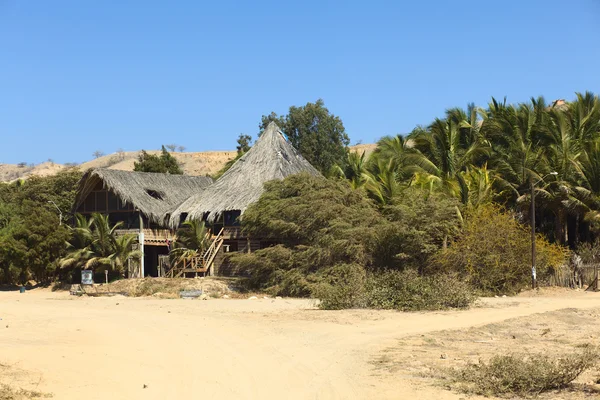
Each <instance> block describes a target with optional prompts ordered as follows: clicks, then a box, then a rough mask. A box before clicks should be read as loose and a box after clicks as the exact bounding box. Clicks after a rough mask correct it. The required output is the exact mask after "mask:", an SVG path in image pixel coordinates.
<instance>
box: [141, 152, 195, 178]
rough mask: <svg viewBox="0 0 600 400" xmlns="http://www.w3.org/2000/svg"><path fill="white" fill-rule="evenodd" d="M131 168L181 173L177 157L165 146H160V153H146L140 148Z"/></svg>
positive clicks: (164, 172)
mask: <svg viewBox="0 0 600 400" xmlns="http://www.w3.org/2000/svg"><path fill="white" fill-rule="evenodd" d="M133 170H134V171H139V172H156V173H163V174H172V175H182V174H183V171H182V170H181V167H180V166H179V163H178V162H177V159H176V158H175V157H173V156H172V155H171V154H170V153H169V152H168V151H167V149H165V146H162V149H161V154H160V155H154V154H148V153H147V152H146V151H145V150H142V152H141V153H140V155H139V156H138V160H137V161H136V162H134V163H133Z"/></svg>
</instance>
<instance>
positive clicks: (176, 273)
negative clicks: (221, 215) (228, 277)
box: [165, 229, 223, 278]
mask: <svg viewBox="0 0 600 400" xmlns="http://www.w3.org/2000/svg"><path fill="white" fill-rule="evenodd" d="M221 247H223V229H221V230H220V231H219V234H218V235H217V236H215V237H214V239H213V240H212V242H211V244H210V246H209V247H208V249H206V251H205V252H204V254H203V255H201V256H197V257H190V258H182V259H181V260H179V262H178V263H177V264H175V265H173V267H172V268H171V269H170V270H169V271H167V273H166V274H165V277H167V278H181V277H185V276H186V274H187V273H193V274H195V275H196V276H197V275H198V274H202V276H207V275H210V274H211V272H212V267H213V264H214V262H215V258H216V257H217V255H218V254H219V251H220V250H221Z"/></svg>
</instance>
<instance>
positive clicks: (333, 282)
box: [312, 264, 366, 310]
mask: <svg viewBox="0 0 600 400" xmlns="http://www.w3.org/2000/svg"><path fill="white" fill-rule="evenodd" d="M320 278H321V279H320V282H319V283H317V284H315V285H313V288H312V295H313V297H316V298H318V299H320V300H321V303H320V304H319V307H321V308H323V309H326V310H341V309H344V308H359V307H364V306H365V305H366V303H365V281H366V273H365V269H364V268H363V267H361V266H360V265H357V264H339V265H336V266H334V267H332V268H329V269H326V270H325V271H322V272H321V273H320Z"/></svg>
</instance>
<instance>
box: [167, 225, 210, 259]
mask: <svg viewBox="0 0 600 400" xmlns="http://www.w3.org/2000/svg"><path fill="white" fill-rule="evenodd" d="M209 243H210V241H209V239H208V229H207V228H206V225H205V224H204V221H198V220H192V221H185V222H184V223H183V224H182V226H181V228H179V229H178V230H177V240H176V241H175V243H173V249H172V250H171V262H172V263H176V262H178V261H179V260H181V259H183V258H191V257H196V256H198V255H201V254H203V253H204V251H205V250H206V249H207V248H208V245H209Z"/></svg>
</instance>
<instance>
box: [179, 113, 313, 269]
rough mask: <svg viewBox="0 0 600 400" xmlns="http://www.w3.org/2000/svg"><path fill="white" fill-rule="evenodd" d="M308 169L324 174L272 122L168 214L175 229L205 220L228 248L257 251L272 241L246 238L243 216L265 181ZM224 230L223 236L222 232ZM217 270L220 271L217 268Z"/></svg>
mask: <svg viewBox="0 0 600 400" xmlns="http://www.w3.org/2000/svg"><path fill="white" fill-rule="evenodd" d="M301 172H307V173H309V174H313V175H320V173H319V171H317V170H316V169H315V168H314V167H313V166H312V165H311V164H310V163H309V162H308V161H307V160H306V159H305V158H304V157H302V155H301V154H300V153H299V152H298V151H297V150H296V149H295V148H294V147H293V146H292V145H291V144H290V143H289V142H288V141H287V140H286V138H285V137H284V136H283V133H282V132H281V130H280V129H279V127H278V126H277V124H275V123H274V122H271V123H270V124H269V125H268V126H267V129H265V131H264V132H263V133H262V135H261V136H260V137H259V138H258V140H257V141H256V142H255V143H254V145H253V146H252V147H251V148H250V150H248V152H246V153H245V154H244V155H243V156H242V157H240V158H239V159H238V160H237V161H236V162H235V163H234V164H233V165H232V166H231V168H230V169H229V170H227V172H225V173H224V174H223V175H222V176H221V177H220V178H219V179H218V180H217V181H216V182H215V183H213V184H212V185H210V186H209V187H207V188H206V189H204V190H202V191H199V192H198V193H197V194H195V195H193V196H191V197H190V198H189V199H187V200H185V201H183V202H182V203H181V204H179V205H178V206H177V207H175V208H174V209H173V210H172V211H171V212H170V215H169V216H168V218H169V225H170V226H171V227H172V228H175V227H177V226H179V224H180V223H181V222H182V221H184V220H204V221H206V222H207V223H208V224H209V225H210V226H211V227H212V232H213V234H214V236H215V239H216V240H222V241H223V249H224V251H225V252H228V251H253V250H255V249H259V248H261V247H265V246H268V245H270V244H272V242H268V243H267V241H261V240H260V238H253V239H252V240H250V238H247V237H244V236H243V233H242V231H241V230H240V229H239V221H240V217H241V216H242V214H243V213H244V211H245V210H246V209H247V208H248V206H249V205H250V204H252V203H254V202H256V201H258V199H259V198H260V196H261V194H262V193H263V192H264V184H265V182H268V181H271V180H276V179H283V178H285V177H287V176H290V175H294V174H298V173H301ZM219 233H220V235H219ZM215 272H216V271H215Z"/></svg>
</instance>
